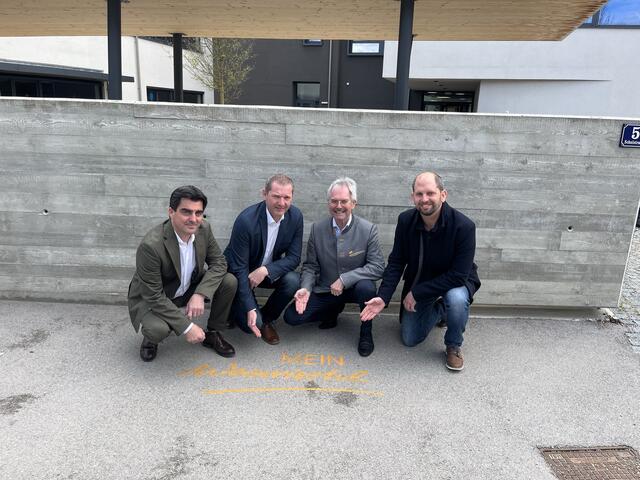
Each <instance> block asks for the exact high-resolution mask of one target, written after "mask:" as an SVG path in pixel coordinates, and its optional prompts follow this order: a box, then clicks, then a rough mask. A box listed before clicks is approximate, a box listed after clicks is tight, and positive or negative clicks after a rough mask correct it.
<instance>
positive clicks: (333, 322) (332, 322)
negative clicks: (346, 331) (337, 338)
mask: <svg viewBox="0 0 640 480" xmlns="http://www.w3.org/2000/svg"><path fill="white" fill-rule="evenodd" d="M337 326H338V317H330V318H325V319H324V320H322V321H321V322H320V325H318V328H319V329H320V330H329V329H330V328H336V327H337Z"/></svg>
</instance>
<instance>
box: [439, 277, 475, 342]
mask: <svg viewBox="0 0 640 480" xmlns="http://www.w3.org/2000/svg"><path fill="white" fill-rule="evenodd" d="M470 304H471V301H470V299H469V291H468V290H467V287H457V288H452V289H451V290H449V291H448V292H447V293H446V294H445V295H444V309H445V311H446V315H447V331H446V333H445V334H444V343H445V345H446V346H447V347H449V346H454V347H460V346H462V342H463V340H464V338H463V335H462V334H463V333H464V331H465V328H466V326H467V321H468V320H469V305H470Z"/></svg>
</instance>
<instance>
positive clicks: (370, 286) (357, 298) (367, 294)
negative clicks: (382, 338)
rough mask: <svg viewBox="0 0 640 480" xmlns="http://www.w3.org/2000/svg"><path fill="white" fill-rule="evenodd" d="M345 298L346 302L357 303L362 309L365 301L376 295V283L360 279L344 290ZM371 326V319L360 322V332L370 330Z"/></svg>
mask: <svg viewBox="0 0 640 480" xmlns="http://www.w3.org/2000/svg"><path fill="white" fill-rule="evenodd" d="M343 295H345V300H346V302H348V303H357V304H358V306H359V307H360V311H362V310H364V307H365V302H368V301H369V300H371V299H372V298H373V297H375V296H376V284H375V283H374V282H373V281H371V280H360V281H358V282H356V284H355V285H354V286H353V287H351V288H349V289H348V290H346V291H345V292H344V293H343ZM372 328H373V320H368V321H366V322H362V323H361V325H360V332H361V333H363V332H371V329H372Z"/></svg>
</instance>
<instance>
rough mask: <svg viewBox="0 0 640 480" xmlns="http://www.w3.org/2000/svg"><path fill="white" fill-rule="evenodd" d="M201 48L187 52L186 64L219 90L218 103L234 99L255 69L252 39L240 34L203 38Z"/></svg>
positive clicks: (199, 78) (190, 70)
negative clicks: (244, 37) (230, 36)
mask: <svg viewBox="0 0 640 480" xmlns="http://www.w3.org/2000/svg"><path fill="white" fill-rule="evenodd" d="M200 41H201V45H202V52H201V53H198V52H192V51H187V52H185V57H186V59H187V62H186V65H185V66H186V68H187V70H189V72H191V74H192V75H193V76H194V77H195V78H196V80H198V81H199V82H200V83H202V84H203V85H204V86H205V87H207V88H210V89H212V90H214V91H215V92H216V93H217V94H218V102H219V103H231V102H233V101H234V100H237V99H238V98H239V97H240V94H241V93H242V84H243V82H244V81H245V80H246V78H247V76H248V75H249V72H251V70H253V64H252V60H253V58H254V53H253V42H252V41H250V40H240V39H237V38H202V39H200Z"/></svg>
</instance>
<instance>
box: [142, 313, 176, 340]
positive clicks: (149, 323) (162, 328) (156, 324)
mask: <svg viewBox="0 0 640 480" xmlns="http://www.w3.org/2000/svg"><path fill="white" fill-rule="evenodd" d="M141 331H142V335H144V337H145V338H146V339H147V340H149V341H150V342H153V343H160V342H162V341H163V340H164V339H165V338H167V337H168V336H169V335H171V328H170V327H169V324H168V323H167V322H165V321H164V320H161V319H160V318H158V317H156V316H154V315H146V316H145V317H144V318H143V319H142V328H141Z"/></svg>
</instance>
